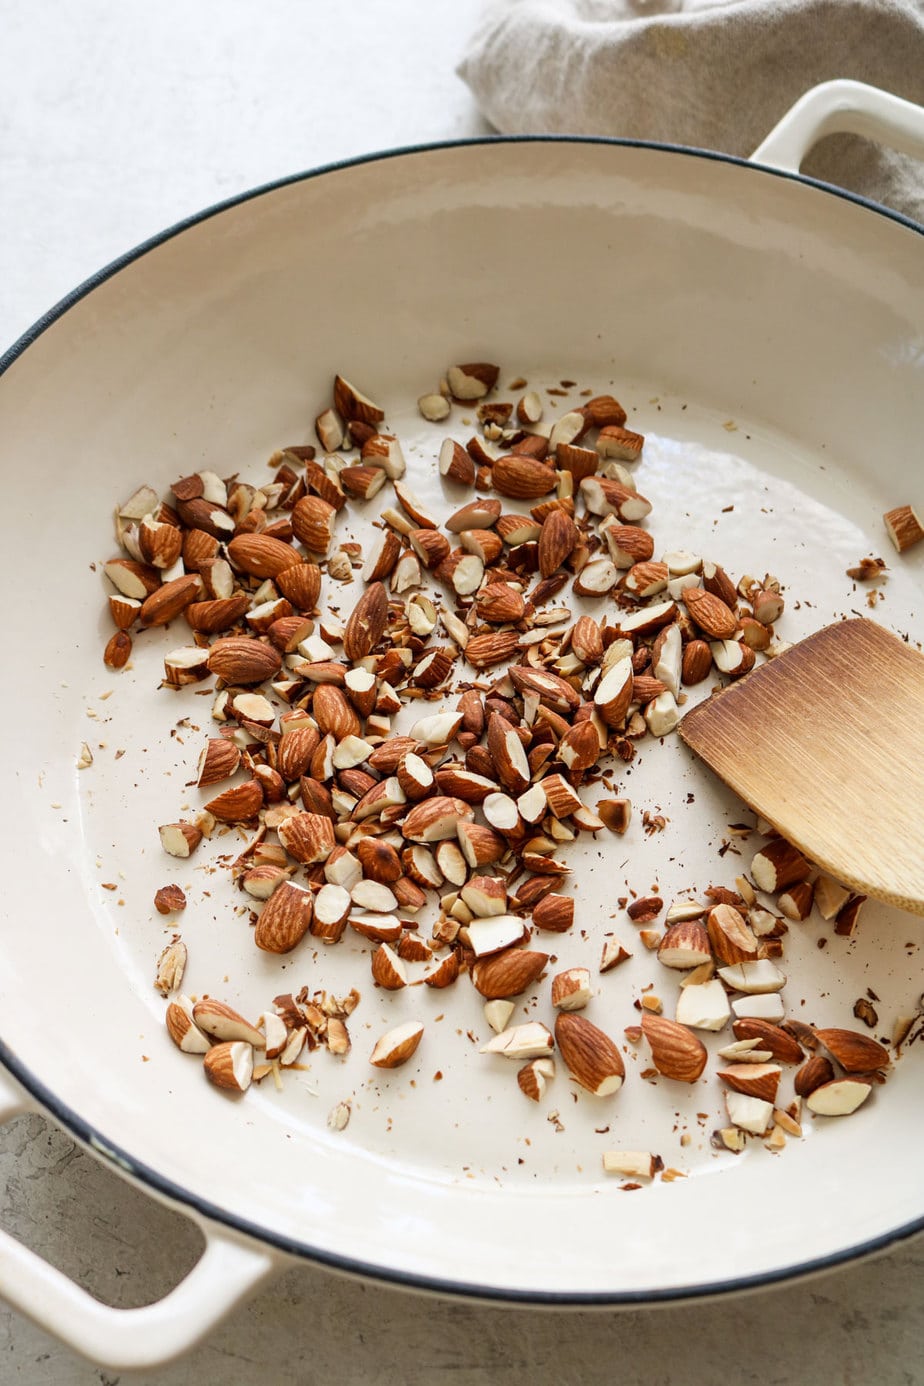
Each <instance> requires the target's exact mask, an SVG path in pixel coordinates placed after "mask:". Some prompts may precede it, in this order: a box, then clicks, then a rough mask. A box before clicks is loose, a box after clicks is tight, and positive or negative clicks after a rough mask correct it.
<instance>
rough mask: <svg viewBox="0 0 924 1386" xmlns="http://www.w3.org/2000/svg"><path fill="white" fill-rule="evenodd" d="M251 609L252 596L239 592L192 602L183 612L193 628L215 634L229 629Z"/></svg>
mask: <svg viewBox="0 0 924 1386" xmlns="http://www.w3.org/2000/svg"><path fill="white" fill-rule="evenodd" d="M249 609H250V597H249V596H248V594H247V593H246V592H238V593H237V594H236V595H235V596H233V597H215V598H212V599H211V600H210V601H205V602H190V604H189V606H187V607H186V609H185V611H184V612H183V615H184V617H185V618H186V622H187V624H188V625H189V627H190V629H191V630H196V631H200V632H201V633H202V634H204V635H215V634H217V633H218V631H220V630H229V629H230V628H231V626H233V625H234V624H235V623H236V622H237V621H239V620H240V619H241V617H242V616H243V615H245V613H246V612H247V611H249Z"/></svg>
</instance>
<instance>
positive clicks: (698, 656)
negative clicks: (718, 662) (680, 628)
mask: <svg viewBox="0 0 924 1386" xmlns="http://www.w3.org/2000/svg"><path fill="white" fill-rule="evenodd" d="M711 668H712V651H711V650H710V648H709V646H708V644H707V643H706V641H705V640H688V641H687V643H686V644H685V645H684V647H683V652H682V654H681V656H680V678H681V681H682V682H683V683H685V684H686V685H687V687H690V686H691V685H692V684H695V683H702V681H703V679H704V678H707V677H708V674H709V671H710V669H711Z"/></svg>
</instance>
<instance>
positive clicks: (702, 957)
mask: <svg viewBox="0 0 924 1386" xmlns="http://www.w3.org/2000/svg"><path fill="white" fill-rule="evenodd" d="M711 958H712V950H711V948H710V947H709V935H708V934H707V932H706V929H705V927H704V925H703V924H702V923H701V922H700V920H698V919H680V920H678V921H677V923H676V924H670V925H668V927H667V929H666V930H665V933H664V936H663V938H662V939H661V942H660V943H659V944H658V961H659V962H662V963H663V964H664V966H665V967H674V968H678V969H679V970H681V971H685V970H687V969H688V968H691V967H699V966H701V964H703V963H707V962H709V961H710V960H711Z"/></svg>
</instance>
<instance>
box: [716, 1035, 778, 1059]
mask: <svg viewBox="0 0 924 1386" xmlns="http://www.w3.org/2000/svg"><path fill="white" fill-rule="evenodd" d="M759 1045H760V1040H759V1039H757V1038H754V1039H743V1040H735V1042H734V1043H733V1044H726V1045H724V1046H723V1048H722V1049H720V1050H718V1055H719V1058H720V1059H728V1060H729V1062H731V1063H736V1064H766V1063H769V1062H770V1060H771V1059H772V1058H773V1053H772V1051H771V1050H769V1049H760V1048H759V1047H758V1046H759Z"/></svg>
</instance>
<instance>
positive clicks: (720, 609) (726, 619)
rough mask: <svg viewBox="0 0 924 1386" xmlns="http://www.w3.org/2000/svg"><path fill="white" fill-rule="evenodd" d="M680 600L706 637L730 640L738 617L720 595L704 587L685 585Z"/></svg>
mask: <svg viewBox="0 0 924 1386" xmlns="http://www.w3.org/2000/svg"><path fill="white" fill-rule="evenodd" d="M682 600H683V604H684V606H685V607H686V609H687V611H689V613H690V615H691V617H692V618H693V620H694V621H695V622H696V624H697V625H698V626H699V628H700V630H701V631H702V632H703V634H704V635H705V636H706V638H707V639H709V640H730V639H731V637H732V636H733V635H734V633H735V630H736V628H737V625H738V618H737V616H736V615H735V613H734V611H732V609H731V607H729V606H726V604H725V602H723V601H722V599H721V597H717V596H716V595H715V594H714V593H713V592H707V591H706V589H705V588H704V587H685V588H684V590H683V593H682Z"/></svg>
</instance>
